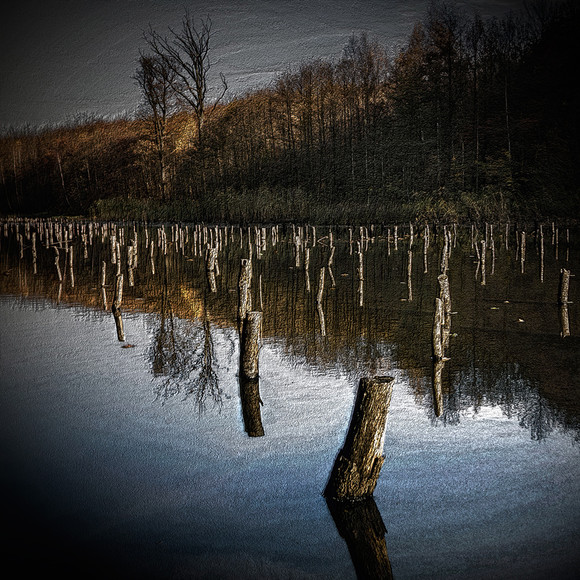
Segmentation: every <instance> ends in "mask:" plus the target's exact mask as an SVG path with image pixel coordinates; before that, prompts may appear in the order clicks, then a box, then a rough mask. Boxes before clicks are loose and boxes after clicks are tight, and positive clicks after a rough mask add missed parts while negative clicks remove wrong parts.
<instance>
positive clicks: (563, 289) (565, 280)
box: [558, 268, 570, 304]
mask: <svg viewBox="0 0 580 580" xmlns="http://www.w3.org/2000/svg"><path fill="white" fill-rule="evenodd" d="M569 289H570V270H567V269H566V268H562V269H561V270H560V294H559V299H558V302H559V303H560V304H568V291H569Z"/></svg>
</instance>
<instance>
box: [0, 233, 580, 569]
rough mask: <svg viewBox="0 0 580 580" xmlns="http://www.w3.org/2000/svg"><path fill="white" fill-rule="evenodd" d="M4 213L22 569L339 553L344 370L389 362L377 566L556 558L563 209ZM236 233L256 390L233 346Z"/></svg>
mask: <svg viewBox="0 0 580 580" xmlns="http://www.w3.org/2000/svg"><path fill="white" fill-rule="evenodd" d="M2 228H3V229H2V230H0V260H1V261H0V270H1V274H2V276H1V279H0V292H1V298H0V319H1V321H2V331H1V335H0V341H1V343H0V346H1V349H0V368H1V373H2V374H1V377H0V386H1V389H0V397H1V398H0V409H1V410H0V417H1V424H0V433H1V445H2V464H3V465H2V484H3V494H2V495H3V499H4V507H3V512H4V514H5V515H4V518H5V528H7V529H10V530H12V533H11V540H10V541H9V542H8V543H7V548H8V553H9V555H10V553H14V556H12V559H13V560H14V561H15V562H17V564H18V565H19V566H20V567H21V570H22V571H23V572H24V571H27V570H28V571H38V570H49V569H53V568H54V569H56V570H58V571H59V572H60V573H62V574H64V575H65V577H68V576H69V575H71V576H72V575H76V576H81V577H91V576H95V577H96V576H101V577H102V575H103V574H106V575H107V576H108V577H125V578H132V577H134V578H148V577H151V578H206V577H207V578H355V577H356V574H357V572H356V570H355V568H356V567H357V566H358V564H357V562H356V554H351V552H349V550H353V549H354V548H353V542H352V534H350V535H349V530H345V528H344V520H341V519H340V517H336V514H335V513H333V514H331V511H330V510H329V507H328V506H327V504H326V501H325V499H324V498H323V497H322V495H321V494H322V490H323V489H324V487H325V484H326V481H327V478H328V475H329V472H330V469H331V467H332V464H333V461H334V458H335V456H336V453H337V452H338V450H339V449H340V447H341V445H342V442H343V440H344V436H345V433H346V430H347V428H348V423H349V420H350V413H351V409H352V405H353V401H354V396H355V394H356V387H357V384H358V380H359V379H360V377H362V376H374V375H390V376H393V377H395V386H394V392H393V396H392V401H391V407H390V412H389V417H388V420H387V430H386V436H385V449H384V452H385V455H386V461H385V465H384V467H383V469H382V472H381V477H380V479H379V483H378V486H377V488H376V490H375V494H374V498H375V502H376V508H378V517H379V520H381V519H382V522H384V525H385V527H386V529H387V531H388V532H387V534H386V535H385V536H384V538H383V537H382V534H380V533H379V536H380V538H379V540H380V541H381V542H382V543H383V544H382V546H383V547H384V546H386V549H387V552H388V560H389V562H388V563H389V564H390V569H391V572H392V576H393V577H394V578H421V577H424V578H490V577H494V578H568V577H569V578H573V577H575V573H576V570H577V569H578V564H579V563H580V562H579V560H580V558H579V553H580V532H579V524H580V461H579V459H580V447H579V444H578V443H579V438H580V405H579V404H578V396H579V394H580V391H579V381H578V360H579V356H578V355H579V354H580V343H579V341H578V338H577V334H578V329H579V323H580V320H579V318H578V310H577V306H576V304H577V303H578V300H579V298H578V291H577V282H576V281H575V279H574V278H572V281H571V284H570V289H569V300H570V301H572V304H569V305H567V307H565V308H563V307H562V306H560V305H559V304H558V295H559V282H560V270H561V269H562V268H566V269H569V270H570V271H571V272H572V274H574V273H575V272H578V271H579V268H578V266H579V260H578V258H579V255H580V254H579V248H578V243H577V240H578V232H577V231H576V230H568V231H567V230H562V229H560V230H558V231H556V230H554V232H553V231H552V228H551V225H549V224H548V225H544V226H543V228H542V230H541V231H540V230H539V229H538V228H536V227H530V226H528V227H527V228H524V227H521V228H517V227H514V226H513V225H512V226H510V227H508V228H507V229H506V227H505V224H504V225H500V224H495V226H493V227H492V226H487V227H486V226H485V225H484V226H480V227H479V229H476V228H475V227H471V226H461V227H460V226H456V227H454V226H450V227H449V228H447V229H446V231H444V229H443V227H438V228H435V227H433V226H431V228H430V229H429V230H428V231H427V229H426V228H425V227H424V226H423V225H421V226H415V227H414V228H413V230H411V228H410V226H409V224H406V225H401V226H399V227H398V228H397V230H396V232H395V228H394V226H390V227H387V226H380V227H378V226H374V227H373V228H368V229H363V230H362V231H361V230H360V229H359V228H348V227H335V228H328V227H318V228H313V227H311V226H309V227H306V226H303V227H300V228H299V227H298V226H296V227H292V226H286V227H282V226H280V227H275V226H274V227H272V226H268V227H264V228H253V227H252V228H249V229H248V228H238V227H234V228H231V227H229V228H224V227H219V228H209V227H206V228H205V229H204V228H203V227H202V226H196V225H192V224H189V225H182V226H175V225H174V226H172V225H169V224H166V225H165V226H148V227H147V228H144V227H143V226H141V225H139V226H136V225H133V224H93V223H91V224H89V223H86V224H66V223H62V224H61V223H56V222H55V223H51V222H26V223H24V222H20V223H18V224H15V223H12V222H6V223H5V224H2ZM522 232H523V233H524V234H525V235H524V236H522ZM395 233H396V236H395ZM445 239H447V251H445V250H444V247H445ZM482 241H484V242H485V264H484V261H483V259H482V257H483V249H482V247H483V246H482V244H481V242H482ZM117 242H119V247H118V251H119V253H117ZM131 243H132V244H131ZM207 244H210V245H212V246H213V247H215V248H217V268H215V269H214V270H213V275H212V273H211V272H209V273H208V271H207V262H206V254H207V252H206V247H207ZM476 246H477V247H476ZM55 247H56V248H57V249H58V267H57V265H56V264H57V262H56V260H55V258H57V252H56V251H55V249H54V248H55ZM131 248H136V249H137V251H136V252H133V250H132V249H131ZM333 248H334V249H333ZM113 249H114V250H115V252H113ZM250 256H251V258H252V285H251V287H252V291H251V294H252V303H253V308H254V309H256V310H261V311H263V317H264V319H263V336H262V348H261V351H260V380H259V395H258V393H256V392H255V391H252V392H250V391H248V390H247V389H246V387H245V385H244V384H243V382H242V383H241V382H240V379H239V372H238V367H239V333H238V322H237V309H238V276H239V272H240V264H241V260H242V259H248V258H250ZM445 256H446V257H447V266H448V269H447V275H448V278H449V283H450V290H451V303H452V314H451V331H450V335H449V342H448V345H447V347H446V349H445V359H446V360H444V361H443V362H442V363H439V365H435V364H434V363H433V359H432V353H433V349H432V324H433V315H434V299H435V297H437V296H438V295H439V294H438V293H439V285H438V281H437V276H438V275H439V274H440V273H441V270H442V263H443V257H445ZM103 262H105V264H106V266H105V278H104V286H103V285H102V282H103V279H102V275H103V272H102V268H103V266H102V264H103ZM361 263H362V265H363V269H362V275H361V270H360V265H361ZM321 270H323V271H324V285H323V286H322V285H321V279H322V277H321ZM118 272H119V273H122V274H123V294H122V301H121V306H120V311H119V313H118V314H117V316H113V314H112V313H111V304H112V301H113V297H114V290H115V286H116V282H117V273H118ZM482 282H485V283H484V284H482ZM568 334H569V335H568ZM565 335H568V336H565ZM262 433H263V435H262ZM256 435H261V436H256ZM355 519H356V514H355V516H354V517H353V518H351V521H350V524H349V525H352V526H353V527H355V528H356V525H357V523H356V521H354V520H355ZM351 531H352V530H351ZM363 535H364V534H363ZM22 546H26V548H27V550H28V553H27V556H26V557H22V556H20V555H16V553H17V552H16V548H20V547H22ZM359 549H360V546H359ZM378 552H379V551H377V550H374V551H373V549H371V550H370V552H367V558H368V557H372V555H373V554H374V555H375V556H377V554H378ZM381 553H382V554H383V556H384V551H383V552H381ZM368 554H370V555H371V556H369V555H368ZM351 556H352V557H351ZM377 557H378V556H377ZM383 563H384V562H383ZM385 569H386V568H385Z"/></svg>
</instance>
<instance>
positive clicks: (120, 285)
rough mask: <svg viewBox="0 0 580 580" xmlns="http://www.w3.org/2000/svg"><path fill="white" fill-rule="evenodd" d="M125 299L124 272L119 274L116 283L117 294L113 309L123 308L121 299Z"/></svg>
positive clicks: (114, 298) (114, 297) (114, 296)
mask: <svg viewBox="0 0 580 580" xmlns="http://www.w3.org/2000/svg"><path fill="white" fill-rule="evenodd" d="M122 300H123V274H119V275H118V276H117V279H116V283H115V294H114V295H113V306H112V307H111V310H112V311H113V312H115V310H119V308H121V301H122Z"/></svg>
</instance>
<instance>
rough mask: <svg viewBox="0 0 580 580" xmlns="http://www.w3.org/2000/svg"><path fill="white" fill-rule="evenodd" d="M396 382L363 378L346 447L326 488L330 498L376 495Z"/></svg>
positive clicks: (337, 459) (339, 455)
mask: <svg viewBox="0 0 580 580" xmlns="http://www.w3.org/2000/svg"><path fill="white" fill-rule="evenodd" d="M393 382H394V379H393V378H392V377H374V378H362V379H361V380H360V383H359V387H358V393H357V398H356V402H355V405H354V410H353V414H352V418H351V421H350V427H349V430H348V433H347V435H346V438H345V442H344V446H343V448H342V449H341V450H340V452H339V453H338V456H337V457H336V460H335V462H334V466H333V468H332V472H331V474H330V478H329V480H328V484H327V486H326V489H325V490H324V496H325V497H326V498H330V499H335V500H338V501H343V500H348V501H354V500H360V499H364V498H368V497H371V496H372V495H373V492H374V490H375V487H376V485H377V481H378V479H379V475H380V472H381V468H382V466H383V463H384V461H385V457H384V455H383V445H384V436H385V425H386V422H387V414H388V412H389V405H390V402H391V395H392V392H393Z"/></svg>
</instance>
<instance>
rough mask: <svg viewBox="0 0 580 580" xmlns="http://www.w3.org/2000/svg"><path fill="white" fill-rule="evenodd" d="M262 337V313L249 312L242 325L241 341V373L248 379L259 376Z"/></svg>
mask: <svg viewBox="0 0 580 580" xmlns="http://www.w3.org/2000/svg"><path fill="white" fill-rule="evenodd" d="M261 338H262V313H261V312H258V311H252V312H248V313H247V314H246V317H245V319H244V323H243V325H242V336H241V341H240V375H241V376H243V377H244V378H247V379H255V378H257V377H258V376H259V354H260V341H261Z"/></svg>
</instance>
